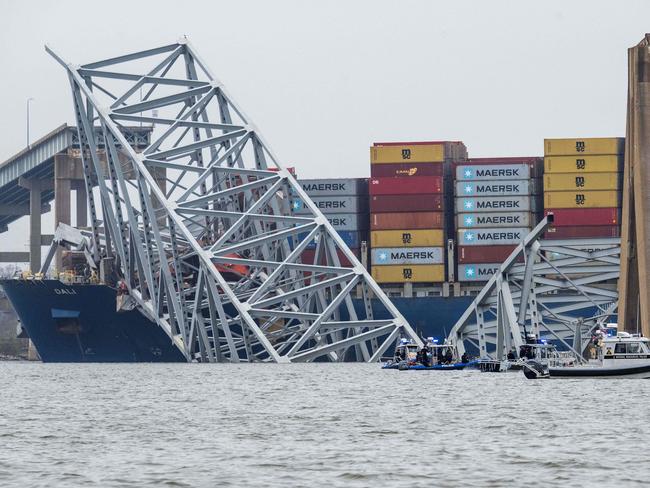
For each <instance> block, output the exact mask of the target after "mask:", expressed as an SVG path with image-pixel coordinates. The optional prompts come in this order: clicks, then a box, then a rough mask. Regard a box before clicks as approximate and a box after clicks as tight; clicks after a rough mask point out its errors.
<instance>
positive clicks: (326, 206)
mask: <svg viewBox="0 0 650 488" xmlns="http://www.w3.org/2000/svg"><path fill="white" fill-rule="evenodd" d="M311 199H312V201H313V202H314V203H315V204H316V206H317V207H318V208H319V209H320V211H321V212H323V213H324V214H326V215H327V214H350V213H367V212H368V197H367V196H363V197H311ZM291 209H292V210H293V213H294V214H297V215H305V214H309V209H308V208H307V207H306V206H305V202H303V201H302V199H301V198H298V197H294V198H293V199H292V200H291Z"/></svg>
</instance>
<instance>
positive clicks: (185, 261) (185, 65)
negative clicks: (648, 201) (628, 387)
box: [47, 39, 420, 362]
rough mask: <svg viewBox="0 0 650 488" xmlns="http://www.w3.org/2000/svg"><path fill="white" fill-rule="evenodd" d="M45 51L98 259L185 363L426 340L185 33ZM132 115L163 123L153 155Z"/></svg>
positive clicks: (308, 356)
mask: <svg viewBox="0 0 650 488" xmlns="http://www.w3.org/2000/svg"><path fill="white" fill-rule="evenodd" d="M47 50H48V52H49V53H50V54H51V55H52V56H53V57H54V58H55V59H56V60H57V61H58V62H59V63H60V64H61V65H63V66H64V67H65V68H66V70H67V74H68V77H69V80H70V84H71V87H72V95H73V101H74V110H75V115H76V120H77V127H78V128H79V139H80V141H81V143H82V151H81V155H82V162H83V168H84V176H85V181H86V186H87V190H88V191H87V193H88V196H89V210H90V215H91V224H92V238H91V239H92V241H93V245H92V246H90V247H91V248H92V249H93V250H94V253H95V256H94V259H95V261H97V262H99V261H100V260H101V259H104V258H114V260H115V262H116V264H117V266H116V268H117V270H118V273H119V275H120V278H121V279H122V280H123V281H124V282H125V283H126V285H127V286H128V289H129V293H130V295H131V296H132V297H133V298H134V299H135V300H136V302H137V304H138V306H139V308H140V309H141V311H142V312H143V313H144V314H146V315H147V316H148V317H149V318H150V319H151V320H152V321H154V322H156V323H157V324H158V325H159V326H160V327H162V328H163V329H164V330H165V332H166V333H167V334H168V335H169V337H170V339H171V340H172V341H173V342H174V344H176V345H177V347H178V348H179V349H180V350H181V351H182V352H183V354H184V355H185V357H186V358H187V360H188V361H194V360H199V361H206V362H218V361H234V362H239V361H273V362H299V361H314V360H329V361H349V360H357V361H378V360H379V359H380V357H381V355H382V354H383V353H384V352H385V351H386V350H387V349H388V348H389V347H390V346H391V345H393V344H394V343H395V342H396V341H397V340H399V339H400V337H408V338H410V339H412V340H414V341H416V342H417V343H420V340H419V339H418V337H417V336H416V334H415V332H414V331H413V330H412V329H411V327H410V326H409V324H408V323H407V322H406V320H405V319H404V317H403V316H402V315H401V314H400V313H399V311H398V310H397V309H396V308H395V307H394V306H393V304H392V303H391V302H390V301H389V300H388V298H387V297H386V295H385V294H384V293H383V292H382V291H381V289H380V288H379V286H378V285H377V284H376V283H375V282H374V281H373V279H372V278H371V277H370V276H369V274H368V272H367V271H366V270H365V269H364V268H363V266H362V265H361V264H360V263H359V261H358V260H357V258H356V257H355V256H354V254H353V253H352V252H351V251H350V250H349V249H348V248H347V247H346V245H345V243H344V242H343V241H342V240H341V238H340V237H339V236H338V234H337V233H336V232H335V231H334V230H333V228H332V227H331V225H330V224H329V222H328V221H327V219H326V218H325V217H324V216H323V214H322V213H321V212H320V211H319V210H318V208H317V207H316V206H315V205H314V204H313V203H312V202H311V200H310V199H309V198H308V197H307V195H306V194H305V192H304V191H303V190H302V188H301V187H300V185H299V184H297V182H296V180H295V178H294V176H293V175H292V174H291V173H290V172H289V171H288V170H286V169H283V168H282V167H281V165H280V163H279V161H278V159H277V158H276V157H275V156H274V155H273V153H272V152H271V151H270V149H269V146H268V145H267V144H266V143H265V142H264V139H263V138H262V136H261V135H260V133H259V132H258V130H257V128H256V127H255V126H254V125H253V123H252V122H251V120H250V119H249V118H248V117H247V116H246V115H245V114H244V112H243V111H242V110H241V109H240V108H239V106H238V105H237V104H236V103H234V101H233V99H232V98H231V97H230V95H229V94H228V92H227V91H226V89H225V88H224V86H223V85H222V83H221V82H220V81H218V80H217V79H216V78H215V77H214V76H213V75H212V73H211V72H210V70H209V69H208V67H207V65H206V64H205V62H204V61H203V60H202V59H201V58H200V57H199V55H198V54H197V52H196V51H195V49H194V48H193V47H192V45H191V44H190V43H189V42H188V41H187V40H186V39H182V40H180V41H179V42H178V43H176V44H171V45H167V46H162V47H159V48H155V49H150V50H147V51H142V52H138V53H133V54H127V55H124V56H119V57H115V58H112V59H106V60H103V61H98V62H94V63H89V64H85V65H83V66H76V65H72V64H69V63H67V62H65V61H63V60H62V59H61V58H60V57H59V56H58V55H57V54H55V53H54V52H53V51H51V50H50V49H49V48H47ZM134 123H135V124H138V123H140V124H153V125H154V127H155V130H154V133H153V135H152V142H151V144H150V145H149V146H148V147H146V148H145V149H144V151H143V152H142V153H136V152H135V151H134V150H133V149H132V148H131V146H130V145H129V144H128V143H127V141H126V140H125V138H124V135H123V133H122V131H121V128H122V127H124V126H126V125H127V124H131V125H133V124H134ZM98 137H102V138H103V139H102V140H104V141H105V142H106V145H105V147H106V155H105V156H106V157H105V162H104V161H102V160H100V157H99V156H98V150H97V148H98V142H97V141H98V139H97V138H98ZM118 148H120V151H118ZM127 175H128V176H127ZM93 187H97V188H98V191H97V192H96V193H95V194H93V191H92V189H93ZM292 206H301V207H303V206H304V208H306V209H308V211H309V213H308V214H306V215H305V214H304V212H301V214H300V215H294V214H293V213H292ZM100 249H101V250H103V251H102V253H101V254H100ZM348 262H349V263H348ZM354 294H358V295H359V296H362V297H363V300H362V302H361V303H362V306H360V307H356V308H355V306H354V303H353V296H354ZM372 295H374V297H376V299H377V300H376V305H377V304H378V305H379V306H380V310H378V309H377V308H376V307H375V310H373V309H372V307H371V306H370V296H372ZM375 316H376V317H378V318H374V317H375Z"/></svg>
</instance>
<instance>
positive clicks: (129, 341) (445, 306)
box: [0, 280, 472, 362]
mask: <svg viewBox="0 0 650 488" xmlns="http://www.w3.org/2000/svg"><path fill="white" fill-rule="evenodd" d="M0 285H2V287H3V288H4V290H5V292H6V294H7V297H8V298H9V300H10V301H11V303H12V305H13V307H14V309H15V311H16V313H17V314H18V317H19V318H20V320H21V322H22V326H23V328H24V329H25V330H26V331H27V333H28V334H29V337H30V338H31V340H32V342H33V343H34V345H35V347H36V350H37V351H38V353H39V355H40V356H41V359H42V360H43V361H44V362H178V361H185V358H184V357H183V355H182V354H181V353H180V351H179V350H178V349H177V348H176V347H175V346H174V345H173V344H172V343H171V340H170V339H169V337H168V336H167V335H166V334H165V332H164V331H163V330H162V329H161V328H160V327H159V326H158V325H157V324H155V323H153V322H151V321H150V320H149V319H147V318H146V317H144V316H143V315H142V314H141V313H140V312H138V311H137V310H132V311H128V312H117V311H116V304H115V290H114V289H112V288H110V287H108V286H105V285H90V284H76V285H65V284H63V283H61V282H60V281H58V280H34V281H31V280H6V281H0ZM391 300H392V302H393V303H394V304H395V306H396V307H397V308H398V309H399V311H400V312H401V313H402V315H404V317H405V318H406V320H407V321H408V322H409V323H410V324H411V326H412V327H413V329H415V331H416V332H417V333H418V335H420V336H421V337H436V338H439V339H442V338H443V337H445V336H446V334H447V333H449V331H450V330H451V328H452V327H453V325H454V324H455V323H456V320H457V319H458V317H460V316H461V314H462V313H463V312H464V311H465V309H466V308H467V307H468V306H469V304H470V303H471V301H472V299H471V298H470V297H449V298H443V297H417V298H402V297H397V298H392V299H391ZM355 307H356V308H358V309H359V311H361V310H362V309H363V302H362V301H361V300H355ZM373 313H374V318H375V319H382V318H389V317H388V314H387V312H386V311H385V310H382V307H381V306H380V304H379V302H377V301H376V300H374V301H373ZM387 355H390V353H387Z"/></svg>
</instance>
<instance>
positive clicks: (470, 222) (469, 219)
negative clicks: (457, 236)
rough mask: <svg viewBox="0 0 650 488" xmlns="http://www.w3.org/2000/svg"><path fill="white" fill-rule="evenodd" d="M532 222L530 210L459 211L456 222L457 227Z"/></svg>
mask: <svg viewBox="0 0 650 488" xmlns="http://www.w3.org/2000/svg"><path fill="white" fill-rule="evenodd" d="M533 223H534V218H533V214H531V213H530V212H493V213H475V214H474V213H459V214H458V215H456V224H457V227H458V228H459V229H473V228H476V227H479V228H480V227H530V226H532V225H533Z"/></svg>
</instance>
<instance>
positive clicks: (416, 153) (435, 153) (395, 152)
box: [370, 143, 445, 164]
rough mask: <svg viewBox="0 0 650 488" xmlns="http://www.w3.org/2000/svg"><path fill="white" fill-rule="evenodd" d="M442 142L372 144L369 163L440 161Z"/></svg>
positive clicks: (442, 155) (441, 159)
mask: <svg viewBox="0 0 650 488" xmlns="http://www.w3.org/2000/svg"><path fill="white" fill-rule="evenodd" d="M444 160H445V146H444V144H440V143H438V144H402V145H385V146H377V145H374V146H372V147H371V148H370V163H371V164H382V163H442V162H443V161H444Z"/></svg>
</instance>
